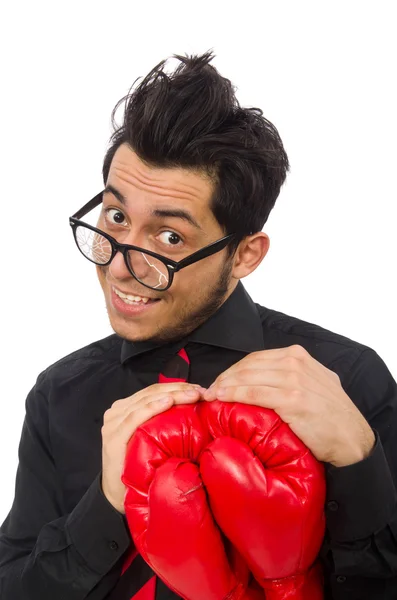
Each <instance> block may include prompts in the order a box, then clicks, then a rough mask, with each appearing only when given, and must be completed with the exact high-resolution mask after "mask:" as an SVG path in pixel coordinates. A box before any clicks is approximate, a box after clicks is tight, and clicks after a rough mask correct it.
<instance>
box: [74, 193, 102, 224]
mask: <svg viewBox="0 0 397 600" xmlns="http://www.w3.org/2000/svg"><path fill="white" fill-rule="evenodd" d="M102 196H103V192H99V194H97V195H96V196H94V198H92V200H90V201H89V202H87V204H85V205H84V206H83V208H80V210H78V211H77V212H76V213H74V215H72V217H73V219H81V217H84V215H86V214H87V213H89V212H90V210H92V209H93V208H96V207H97V206H99V205H100V204H101V202H102V199H103V198H102Z"/></svg>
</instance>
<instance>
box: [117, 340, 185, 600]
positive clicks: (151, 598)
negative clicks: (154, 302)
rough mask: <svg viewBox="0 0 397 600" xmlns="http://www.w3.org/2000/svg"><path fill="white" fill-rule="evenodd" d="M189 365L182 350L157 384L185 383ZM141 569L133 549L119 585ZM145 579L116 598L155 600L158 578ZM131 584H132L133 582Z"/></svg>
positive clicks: (124, 566) (144, 564) (140, 560)
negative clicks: (135, 588)
mask: <svg viewBox="0 0 397 600" xmlns="http://www.w3.org/2000/svg"><path fill="white" fill-rule="evenodd" d="M189 365H190V361H189V357H188V355H187V354H186V351H185V349H184V348H182V349H181V350H179V352H178V353H177V354H175V355H174V356H173V357H172V358H171V359H170V360H169V361H168V362H167V363H166V364H165V366H164V367H163V369H162V373H160V374H159V378H158V382H159V383H172V382H176V381H181V382H184V381H187V380H188V376H189ZM129 567H131V569H129ZM134 567H135V568H134ZM142 567H144V569H145V570H146V571H147V573H149V572H150V571H151V569H150V567H149V566H148V565H146V563H145V562H144V561H143V559H142V557H141V556H140V554H138V552H137V551H136V550H135V548H133V550H132V551H131V554H130V555H129V556H127V558H126V560H125V562H124V565H123V569H122V571H121V580H120V583H123V584H124V582H125V584H128V582H127V581H126V580H127V579H129V574H131V577H132V576H133V578H134V579H135V577H136V575H137V574H138V570H142ZM124 573H125V575H124ZM145 579H146V581H145V583H144V584H143V585H142V587H140V588H139V589H138V591H136V592H134V593H133V595H132V596H130V595H129V594H128V593H127V595H125V592H124V591H123V590H122V589H120V592H121V594H120V596H117V598H119V597H120V600H124V598H125V600H127V599H128V600H156V587H157V586H156V583H157V579H158V578H157V577H156V575H153V572H151V575H150V579H147V577H146V578H145ZM131 583H132V584H133V582H131ZM121 587H122V588H123V587H124V586H123V585H122V586H121ZM124 589H125V591H127V589H128V586H125V587H124Z"/></svg>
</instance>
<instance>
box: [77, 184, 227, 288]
mask: <svg viewBox="0 0 397 600" xmlns="http://www.w3.org/2000/svg"><path fill="white" fill-rule="evenodd" d="M102 201H103V190H102V192H100V193H99V194H97V195H96V196H94V198H92V199H91V200H90V201H89V202H87V204H85V205H84V206H83V207H82V208H80V210H78V211H77V212H75V213H74V215H73V216H71V217H69V224H70V226H71V227H72V230H73V237H74V241H75V242H76V246H77V248H78V249H79V250H80V252H81V254H82V255H83V256H84V257H85V258H86V259H87V260H89V261H91V262H92V263H94V264H96V265H100V266H102V267H106V266H107V265H109V264H110V263H111V262H112V260H113V258H114V257H115V256H116V254H117V252H121V254H122V255H123V256H124V262H125V264H126V266H127V269H128V270H129V272H130V273H131V275H132V276H133V277H134V278H135V279H136V280H137V281H138V282H139V283H141V284H142V285H144V286H145V287H147V288H149V289H151V290H157V288H154V287H151V286H150V285H147V284H146V283H144V282H143V281H141V280H140V279H138V277H137V276H136V275H135V273H134V271H133V270H132V268H131V266H130V264H129V262H128V251H129V250H138V251H139V252H143V253H144V254H148V255H149V256H153V257H154V258H157V260H159V261H161V262H162V263H163V264H164V265H165V266H166V267H167V270H168V284H167V287H165V288H162V289H161V290H160V289H159V290H157V291H159V292H165V291H166V290H168V289H169V288H170V286H171V284H172V282H173V280H174V273H177V272H178V271H180V270H181V269H184V268H185V267H188V266H189V265H192V264H194V263H195V262H198V261H199V260H202V259H203V258H207V257H208V256H212V255H213V254H216V252H220V251H221V250H223V249H224V248H225V247H226V246H227V245H228V244H229V243H230V242H231V240H232V238H234V237H235V236H236V235H237V234H236V233H229V234H228V235H225V236H224V237H223V238H220V239H219V240H216V241H215V242H212V243H211V244H208V246H204V248H201V249H200V250H197V251H196V252H193V254H189V256H186V257H185V258H183V259H182V260H180V261H175V260H172V259H171V258H167V257H166V256H163V255H162V254H157V252H152V251H151V250H146V249H145V248H140V247H139V246H131V245H129V244H120V243H119V242H118V241H117V240H115V239H114V238H113V237H112V236H111V235H109V234H107V233H105V232H104V231H102V230H101V229H98V228H97V227H93V226H92V225H89V224H88V223H85V222H84V221H81V220H80V219H81V217H84V216H85V215H86V214H87V213H89V212H90V211H91V210H93V209H94V208H96V207H97V206H99V205H100V204H101V202H102ZM78 226H82V227H86V228H87V229H90V230H91V231H95V233H99V234H100V235H102V236H103V237H104V238H106V239H107V240H108V241H109V243H110V245H111V247H112V254H111V256H110V258H109V260H108V261H107V262H106V263H97V262H95V261H94V260H91V258H89V257H88V256H87V255H86V254H84V252H83V251H82V250H81V248H80V246H79V244H78V241H77V237H76V231H77V227H78Z"/></svg>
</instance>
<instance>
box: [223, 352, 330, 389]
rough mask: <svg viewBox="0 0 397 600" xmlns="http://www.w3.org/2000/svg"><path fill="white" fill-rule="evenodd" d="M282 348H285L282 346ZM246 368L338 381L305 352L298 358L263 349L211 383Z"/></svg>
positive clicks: (328, 370)
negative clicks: (300, 374) (292, 372)
mask: <svg viewBox="0 0 397 600" xmlns="http://www.w3.org/2000/svg"><path fill="white" fill-rule="evenodd" d="M291 348H292V346H291ZM283 350H287V349H284V348H283ZM248 368H258V369H266V370H267V369H273V370H281V371H297V372H304V373H306V374H308V375H310V376H311V377H312V378H313V379H315V380H317V381H322V380H323V379H324V377H326V378H327V380H328V381H332V382H339V383H340V379H339V377H338V375H337V374H336V373H335V372H334V371H331V370H330V369H328V368H327V367H325V366H324V365H323V364H321V363H319V362H318V361H317V360H316V359H314V358H313V357H312V356H310V355H309V354H307V358H306V359H302V358H299V357H298V356H297V355H294V354H293V353H291V352H289V353H283V354H279V355H278V356H276V357H275V355H274V354H273V351H271V350H264V351H261V352H253V353H251V354H250V355H248V356H247V357H245V358H243V359H242V360H241V361H239V362H238V363H235V364H234V365H232V366H231V367H230V368H229V369H227V370H226V371H224V372H223V373H221V374H220V375H219V376H218V377H217V378H216V379H215V381H214V383H213V384H212V385H217V384H219V383H221V382H222V381H223V380H224V379H226V378H227V377H229V375H232V374H233V375H234V374H235V373H239V372H240V371H242V370H246V369H248Z"/></svg>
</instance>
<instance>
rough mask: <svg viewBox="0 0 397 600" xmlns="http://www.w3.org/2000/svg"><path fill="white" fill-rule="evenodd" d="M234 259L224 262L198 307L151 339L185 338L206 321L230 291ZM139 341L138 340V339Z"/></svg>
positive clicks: (170, 339) (167, 340)
mask: <svg viewBox="0 0 397 600" xmlns="http://www.w3.org/2000/svg"><path fill="white" fill-rule="evenodd" d="M232 263H233V261H232V260H230V259H229V260H226V261H225V263H224V264H223V267H222V271H221V274H220V276H219V279H218V281H217V282H216V284H215V286H214V287H213V288H212V289H210V290H209V291H208V293H207V296H206V298H205V300H204V301H203V302H202V304H200V306H198V307H196V308H195V309H194V311H192V312H188V310H187V311H186V312H184V313H182V314H181V317H180V319H179V321H178V323H176V324H175V325H173V326H172V329H171V330H169V329H166V328H165V327H164V328H163V329H159V330H158V331H157V333H155V334H154V335H153V336H151V338H150V341H152V342H154V343H156V344H157V343H159V344H160V343H161V344H165V343H171V342H176V341H178V340H181V339H183V338H184V337H186V336H188V335H189V334H190V333H191V332H192V331H194V330H195V329H197V327H199V326H200V325H202V324H203V323H205V321H207V320H208V319H209V318H210V317H211V316H212V315H213V314H214V313H215V312H216V311H217V310H218V308H220V307H221V306H222V304H223V303H224V301H225V299H226V296H227V293H228V291H229V284H230V279H231V272H232V267H233V264H232ZM136 341H137V340H136Z"/></svg>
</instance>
